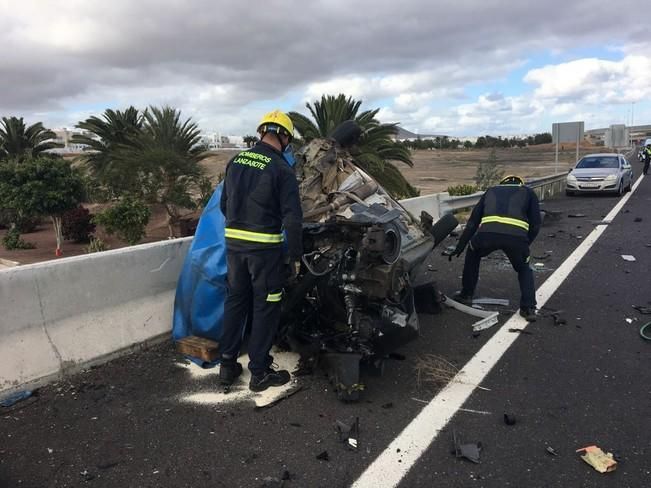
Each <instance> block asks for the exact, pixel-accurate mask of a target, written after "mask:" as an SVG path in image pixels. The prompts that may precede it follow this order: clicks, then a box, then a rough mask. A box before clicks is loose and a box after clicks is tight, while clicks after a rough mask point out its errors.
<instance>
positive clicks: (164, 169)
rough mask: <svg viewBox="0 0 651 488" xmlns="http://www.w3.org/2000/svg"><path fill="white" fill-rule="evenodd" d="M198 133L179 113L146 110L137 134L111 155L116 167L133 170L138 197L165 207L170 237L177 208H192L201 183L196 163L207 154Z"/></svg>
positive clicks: (177, 214) (176, 220)
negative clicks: (137, 183)
mask: <svg viewBox="0 0 651 488" xmlns="http://www.w3.org/2000/svg"><path fill="white" fill-rule="evenodd" d="M200 134H201V131H200V130H199V127H198V126H197V124H196V123H195V122H193V121H192V120H191V119H186V120H185V121H181V112H180V111H179V110H176V109H174V108H171V107H162V108H157V107H149V108H148V109H147V110H145V112H144V114H143V124H142V129H141V130H140V132H139V133H138V135H137V136H136V137H135V138H133V139H130V140H129V141H128V143H127V144H122V145H119V146H118V147H117V148H116V150H115V151H114V153H113V157H114V161H115V162H116V163H117V165H118V166H119V167H131V168H137V175H138V178H137V179H138V181H139V184H140V186H141V190H142V194H143V195H144V196H145V197H146V198H147V199H149V200H150V201H155V202H157V203H160V204H162V205H163V206H164V207H165V210H166V211H167V214H168V220H167V224H168V228H169V232H170V237H172V236H173V234H174V230H173V226H174V224H176V223H177V222H178V221H179V220H180V219H181V218H182V215H181V209H183V208H186V209H194V208H196V206H197V198H195V196H197V195H199V194H200V193H201V187H202V185H203V184H204V183H205V181H204V178H203V170H202V168H201V166H200V164H199V162H200V161H201V160H203V159H205V158H206V157H208V154H207V153H206V147H205V145H203V144H201V135H200Z"/></svg>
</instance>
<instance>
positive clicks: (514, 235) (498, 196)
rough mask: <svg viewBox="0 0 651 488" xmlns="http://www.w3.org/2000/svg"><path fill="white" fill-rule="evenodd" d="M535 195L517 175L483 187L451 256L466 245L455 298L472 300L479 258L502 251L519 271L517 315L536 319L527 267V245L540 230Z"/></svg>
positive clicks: (530, 319)
mask: <svg viewBox="0 0 651 488" xmlns="http://www.w3.org/2000/svg"><path fill="white" fill-rule="evenodd" d="M540 226H541V218H540V208H539V204H538V197H537V196H536V194H535V193H534V192H533V190H531V188H529V187H527V186H524V181H523V180H522V178H520V177H519V176H506V177H504V178H503V179H502V180H501V181H500V184H499V185H497V186H493V187H491V188H489V189H488V190H486V192H485V193H484V195H483V196H482V197H481V199H480V200H479V203H478V204H477V205H476V206H475V208H474V209H473V211H472V214H471V215H470V219H469V220H468V223H467V224H466V228H465V230H464V231H463V233H462V234H461V237H460V238H459V242H458V243H457V246H456V248H455V249H454V251H452V252H451V253H449V255H450V259H451V258H452V256H457V257H458V256H460V255H461V253H462V252H463V250H464V249H465V247H466V245H467V244H469V247H468V251H467V252H466V260H465V263H464V266H463V277H462V289H461V291H460V292H459V293H457V295H456V298H457V299H458V300H459V301H460V302H462V303H466V304H471V303H472V297H473V295H474V293H475V287H476V286H477V280H478V279H479V264H480V262H481V258H483V257H486V256H488V255H489V254H491V253H492V252H494V251H497V250H501V251H504V253H505V254H506V255H507V257H508V258H509V261H511V265H512V266H513V269H514V270H515V271H516V272H517V273H518V281H519V283H520V295H521V296H520V315H521V316H522V317H524V318H525V319H526V320H527V321H529V322H535V320H536V289H535V286H534V280H533V271H532V270H531V267H530V266H529V260H530V253H529V245H530V244H531V243H532V242H533V241H534V239H535V238H536V236H537V235H538V232H539V231H540Z"/></svg>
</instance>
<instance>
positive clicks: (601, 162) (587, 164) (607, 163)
mask: <svg viewBox="0 0 651 488" xmlns="http://www.w3.org/2000/svg"><path fill="white" fill-rule="evenodd" d="M576 167H577V169H578V168H619V160H618V159H617V158H616V157H615V156H588V157H585V158H583V159H581V161H579V164H577V165H576Z"/></svg>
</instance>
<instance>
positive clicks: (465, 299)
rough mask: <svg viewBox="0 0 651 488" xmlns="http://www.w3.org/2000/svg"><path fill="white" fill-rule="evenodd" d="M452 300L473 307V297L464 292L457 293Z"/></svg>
mask: <svg viewBox="0 0 651 488" xmlns="http://www.w3.org/2000/svg"><path fill="white" fill-rule="evenodd" d="M452 300H454V301H455V302H459V303H462V304H463V305H468V306H469V307H472V295H466V294H465V293H463V292H462V291H457V292H455V294H454V295H452Z"/></svg>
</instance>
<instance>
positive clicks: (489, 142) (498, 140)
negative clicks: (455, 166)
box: [401, 132, 552, 149]
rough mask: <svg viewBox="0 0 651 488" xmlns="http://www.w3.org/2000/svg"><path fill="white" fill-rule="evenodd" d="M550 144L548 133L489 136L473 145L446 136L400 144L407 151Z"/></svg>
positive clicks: (479, 139)
mask: <svg viewBox="0 0 651 488" xmlns="http://www.w3.org/2000/svg"><path fill="white" fill-rule="evenodd" d="M551 142H552V135H551V134H550V133H549V132H542V133H540V134H535V135H533V136H528V137H525V138H520V137H510V138H509V137H505V138H502V137H501V136H498V137H493V136H489V135H485V136H481V137H478V138H477V141H476V142H475V144H473V143H472V142H470V141H463V143H462V142H461V141H460V140H459V139H449V138H448V137H447V136H443V137H436V138H434V139H420V138H418V139H416V140H415V141H403V142H402V143H401V144H402V145H404V146H405V147H407V148H409V149H459V148H461V147H463V148H464V149H471V148H473V147H475V148H477V149H484V148H499V147H502V148H509V147H526V146H534V145H537V144H549V143H551Z"/></svg>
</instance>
